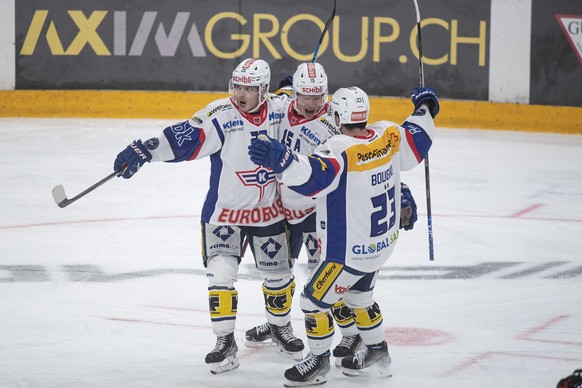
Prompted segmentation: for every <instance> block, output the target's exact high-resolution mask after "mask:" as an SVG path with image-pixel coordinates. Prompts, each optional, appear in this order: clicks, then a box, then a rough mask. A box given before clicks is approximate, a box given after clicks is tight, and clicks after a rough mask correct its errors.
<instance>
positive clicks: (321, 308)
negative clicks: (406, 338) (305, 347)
mask: <svg viewBox="0 0 582 388" xmlns="http://www.w3.org/2000/svg"><path fill="white" fill-rule="evenodd" d="M376 279H377V272H373V273H363V272H359V271H356V270H354V269H351V268H349V267H345V266H344V265H342V264H339V263H333V262H321V263H319V265H318V266H317V267H316V269H315V271H314V272H313V274H312V275H311V278H310V279H309V281H308V282H307V284H306V285H305V288H304V289H303V292H302V293H301V310H303V312H304V313H305V330H306V334H307V341H308V343H309V348H310V350H311V352H312V353H313V354H316V355H317V354H322V353H324V352H326V351H327V350H329V349H330V348H331V344H332V341H333V335H334V327H333V318H332V314H331V313H330V310H329V309H330V307H331V306H333V305H334V304H335V303H336V302H338V301H339V299H340V298H342V297H343V301H344V303H345V307H346V308H347V309H345V310H344V313H343V314H341V315H342V316H343V315H349V313H348V311H351V312H352V317H353V319H355V324H354V326H355V327H356V329H357V332H358V334H360V336H361V338H362V341H363V342H364V343H365V344H366V345H373V344H377V343H380V342H382V341H384V330H383V327H382V323H383V319H382V312H381V311H380V308H379V306H378V304H377V303H376V302H375V301H374V299H373V289H374V285H375V283H376ZM335 313H336V312H335V311H334V314H335ZM348 320H349V319H348ZM338 324H339V322H338ZM340 327H341V326H340ZM342 334H343V335H346V334H344V333H342ZM350 335H353V334H350Z"/></svg>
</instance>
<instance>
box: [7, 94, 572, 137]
mask: <svg viewBox="0 0 582 388" xmlns="http://www.w3.org/2000/svg"><path fill="white" fill-rule="evenodd" d="M227 95H228V94H226V93H220V92H219V93H214V92H181V91H173V92H166V91H119V90H0V117H96V118H171V119H179V120H184V119H186V118H188V117H191V116H192V114H194V112H197V111H199V110H200V109H202V108H203V107H205V106H206V105H208V103H210V102H211V101H214V100H216V99H218V98H223V97H226V96H227ZM439 101H440V105H441V110H440V113H439V115H438V116H437V118H436V125H437V127H447V128H480V129H500V130H511V131H527V132H553V133H567V134H578V135H582V107H573V106H550V105H529V104H515V103H498V102H488V101H460V100H448V99H444V98H441V99H440V100H439ZM370 106H371V114H370V120H369V122H375V121H380V120H386V119H388V120H391V121H394V122H396V123H401V122H402V121H403V120H404V119H406V118H407V117H408V116H409V115H410V113H411V112H412V104H411V102H410V100H409V99H408V98H396V97H371V98H370Z"/></svg>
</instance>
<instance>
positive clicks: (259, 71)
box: [228, 58, 271, 105]
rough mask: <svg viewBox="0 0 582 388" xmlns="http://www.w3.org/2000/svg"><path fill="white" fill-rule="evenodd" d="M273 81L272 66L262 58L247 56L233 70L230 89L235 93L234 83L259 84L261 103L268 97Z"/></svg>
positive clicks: (231, 92)
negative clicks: (270, 84)
mask: <svg viewBox="0 0 582 388" xmlns="http://www.w3.org/2000/svg"><path fill="white" fill-rule="evenodd" d="M270 82H271V68H270V67H269V64H268V63H267V62H265V61H264V60H262V59H255V58H247V59H245V60H244V61H242V62H241V63H240V64H239V65H238V66H237V67H236V68H235V69H234V71H233V72H232V77H231V78H230V83H229V85H228V89H229V91H230V94H231V95H233V94H234V85H235V84H236V85H243V86H257V87H258V88H259V105H261V104H262V103H263V102H264V101H265V100H266V99H267V95H268V92H269V83H270Z"/></svg>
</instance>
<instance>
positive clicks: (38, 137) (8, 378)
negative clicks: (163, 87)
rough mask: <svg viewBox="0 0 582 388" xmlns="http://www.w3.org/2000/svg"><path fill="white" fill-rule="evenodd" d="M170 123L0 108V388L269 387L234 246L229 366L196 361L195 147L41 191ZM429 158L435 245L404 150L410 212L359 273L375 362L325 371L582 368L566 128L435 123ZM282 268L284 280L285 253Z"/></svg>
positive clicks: (572, 152)
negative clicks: (373, 268) (248, 341)
mask: <svg viewBox="0 0 582 388" xmlns="http://www.w3.org/2000/svg"><path fill="white" fill-rule="evenodd" d="M176 121H178V120H176ZM172 123H173V121H172V120H170V121H162V120H102V119H101V120H97V119H1V120H0V139H1V144H2V146H1V151H0V166H1V167H0V171H1V172H0V180H1V182H2V189H1V191H0V193H1V194H0V204H1V205H0V386H1V387H43V388H44V387H216V386H220V387H282V386H283V380H284V378H283V373H284V371H285V369H287V368H289V367H290V366H292V361H290V360H287V359H285V358H283V357H280V356H278V355H276V354H275V352H274V350H273V349H272V348H267V349H262V350H259V351H257V350H255V349H249V348H245V347H244V345H243V342H244V340H243V339H244V331H245V330H246V329H248V328H250V327H252V326H254V325H255V324H259V323H262V322H263V321H264V315H263V312H262V310H263V307H262V306H263V303H262V298H263V297H262V293H261V291H260V285H261V281H260V279H259V278H258V276H257V273H256V270H255V268H254V265H253V262H252V259H251V257H250V255H248V254H247V256H246V257H245V258H244V259H243V262H242V264H241V267H240V276H239V281H238V283H237V288H238V291H239V306H238V319H237V329H236V332H235V335H236V338H237V341H238V344H239V347H240V351H239V357H240V362H241V365H240V368H239V369H237V370H235V371H233V372H231V373H226V374H223V375H218V376H214V375H211V374H210V372H209V370H208V368H207V367H206V365H205V364H204V356H205V355H206V353H207V352H208V351H210V350H211V349H212V348H213V347H214V344H215V337H214V335H213V334H212V330H211V326H210V319H209V316H208V312H207V310H208V300H207V282H206V278H205V275H204V268H203V266H202V263H201V259H200V230H199V221H200V219H199V217H200V209H201V206H202V202H203V199H204V196H205V194H206V189H207V185H208V176H209V161H208V160H207V159H206V160H201V161H195V162H189V163H180V164H166V163H157V164H151V165H149V164H148V165H146V166H144V167H143V169H142V170H141V171H140V172H139V173H138V174H137V175H136V176H135V177H134V178H132V179H131V180H127V181H126V180H123V179H120V178H118V179H114V180H112V181H110V182H108V183H106V184H105V185H104V186H102V187H100V188H98V189H97V190H95V191H94V192H92V193H90V194H89V195H87V196H86V197H84V198H82V199H80V200H79V201H78V202H76V203H73V204H72V205H70V206H69V207H67V208H64V209H61V208H58V207H57V206H56V205H55V203H54V202H53V199H52V197H51V190H52V188H53V187H54V186H56V185H58V184H63V185H64V187H65V189H66V191H67V194H68V196H69V198H70V197H72V196H74V195H76V194H78V193H79V192H81V191H82V190H84V189H85V188H87V187H89V186H91V185H92V184H93V183H95V182H97V181H98V180H100V179H101V178H103V177H105V176H107V175H108V174H109V173H110V172H111V171H112V165H113V160H114V158H115V155H116V154H117V153H118V152H119V151H121V150H122V149H123V148H124V147H125V146H126V145H127V144H128V143H129V142H131V141H132V140H134V139H137V138H142V139H146V138H149V137H151V136H153V135H157V134H158V133H159V132H160V131H161V130H162V129H163V128H164V127H165V126H167V125H169V124H172ZM241 147H246V145H241ZM430 172H431V195H432V209H433V223H434V247H435V256H436V259H435V260H434V261H433V262H431V261H429V260H428V238H427V227H426V202H425V186H424V169H423V167H422V166H419V167H417V168H416V169H414V170H412V171H410V172H406V173H404V174H403V180H404V181H405V182H406V183H408V184H409V185H410V187H411V188H412V190H413V193H414V195H415V198H416V200H417V203H418V206H419V213H420V217H419V220H418V222H417V224H416V226H415V228H414V230H413V231H411V232H406V233H402V234H401V238H400V239H399V242H398V246H397V247H396V250H395V253H394V255H393V257H392V258H391V259H390V260H389V261H388V263H386V265H385V266H384V267H383V268H382V270H381V273H380V275H381V280H380V281H379V283H378V285H377V287H376V294H375V295H376V300H377V302H378V303H379V305H380V307H381V308H382V312H383V316H384V327H385V332H386V338H387V340H388V343H389V349H390V353H391V356H392V359H393V364H392V370H393V372H394V377H392V378H391V379H388V380H380V379H379V378H378V377H373V376H372V377H368V378H360V379H351V378H348V377H346V376H343V375H342V374H341V373H340V371H339V370H337V369H332V371H331V372H330V374H329V375H328V383H327V384H326V385H325V386H329V387H350V386H352V385H353V386H357V387H377V386H383V387H392V388H399V387H439V388H443V387H453V388H454V387H466V386H471V387H492V388H493V387H495V388H498V387H528V388H531V387H540V388H542V387H554V386H555V385H556V383H557V381H558V380H559V379H560V378H562V377H564V376H566V375H569V374H570V373H571V372H572V371H573V370H574V369H576V368H582V253H581V252H582V136H575V135H555V134H533V133H520V132H501V131H482V130H468V129H467V130H455V129H445V128H439V129H438V133H437V138H436V140H435V143H434V147H433V148H432V150H431V153H430ZM296 275H297V279H298V284H299V285H301V284H303V283H304V282H305V280H306V278H307V269H306V265H305V256H302V257H301V259H300V264H299V265H298V267H297V270H296ZM298 297H299V295H298V294H296V295H295V301H296V302H297V301H298ZM297 305H298V303H296V307H295V308H294V310H293V313H292V315H293V325H294V328H295V332H296V334H297V335H298V336H300V337H301V338H303V339H305V334H304V329H303V320H302V317H303V316H302V313H301V311H300V310H299V308H298V307H297ZM338 337H339V335H336V338H335V342H338V341H339V338H338ZM332 362H333V361H332Z"/></svg>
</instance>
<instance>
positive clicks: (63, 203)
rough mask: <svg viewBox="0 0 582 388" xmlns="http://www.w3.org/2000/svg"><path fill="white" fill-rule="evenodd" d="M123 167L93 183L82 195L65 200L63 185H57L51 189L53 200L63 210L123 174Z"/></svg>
mask: <svg viewBox="0 0 582 388" xmlns="http://www.w3.org/2000/svg"><path fill="white" fill-rule="evenodd" d="M125 168H126V167H125V166H123V168H122V169H121V170H119V171H113V172H112V173H111V174H109V175H107V176H106V177H105V178H103V179H101V180H100V181H99V182H97V183H95V184H94V185H93V186H91V187H89V188H88V189H87V190H85V191H83V192H82V193H80V194H78V195H76V196H74V197H73V198H70V199H69V198H67V194H65V188H64V187H63V185H58V186H55V187H54V188H53V199H54V200H55V202H56V204H57V205H58V206H59V207H61V208H63V207H67V206H69V205H70V204H72V203H73V202H75V201H76V200H78V199H81V198H83V197H84V196H85V195H87V194H89V193H90V192H91V191H93V190H95V189H96V188H98V187H99V186H101V185H103V184H104V183H106V182H108V181H109V180H111V179H113V177H115V176H116V175H119V174H121V173H123V170H125Z"/></svg>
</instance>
